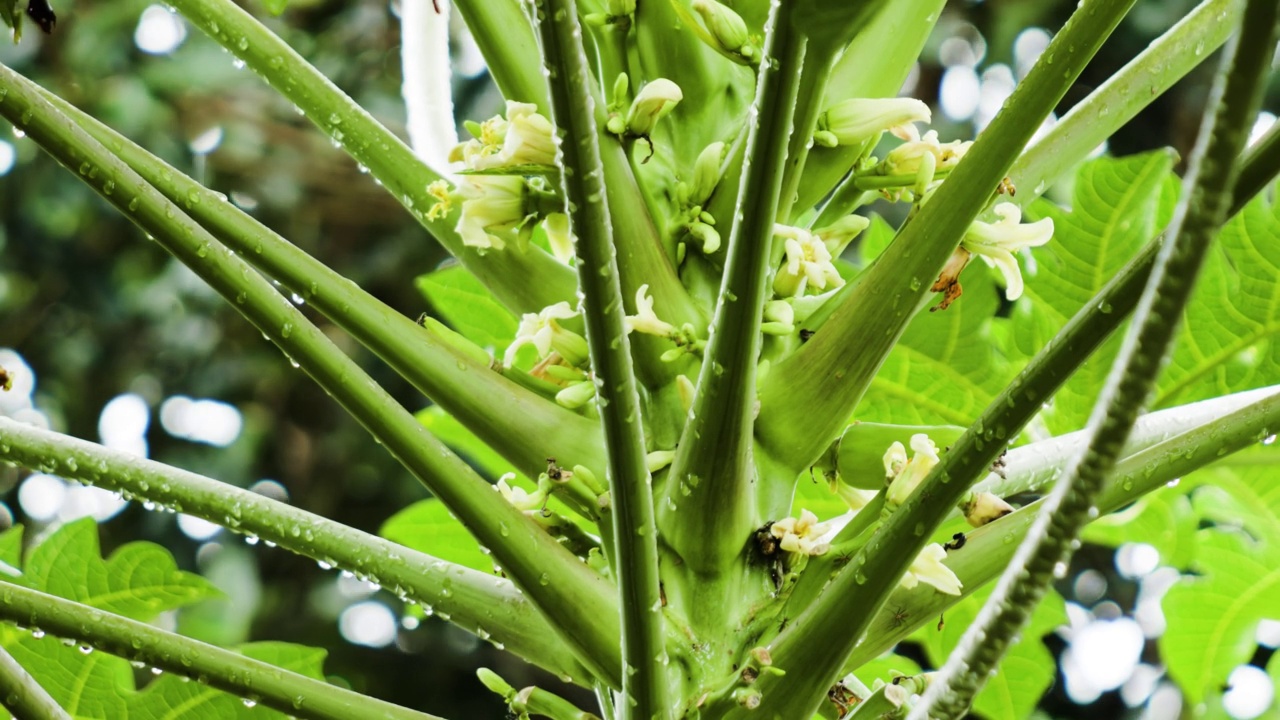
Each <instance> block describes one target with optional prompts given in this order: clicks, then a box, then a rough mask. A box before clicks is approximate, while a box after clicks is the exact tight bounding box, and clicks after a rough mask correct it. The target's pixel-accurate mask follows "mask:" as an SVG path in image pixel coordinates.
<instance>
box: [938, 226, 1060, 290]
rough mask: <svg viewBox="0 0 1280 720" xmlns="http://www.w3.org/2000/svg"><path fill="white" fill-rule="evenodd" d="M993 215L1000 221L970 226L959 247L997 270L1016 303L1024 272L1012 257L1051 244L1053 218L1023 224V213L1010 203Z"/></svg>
mask: <svg viewBox="0 0 1280 720" xmlns="http://www.w3.org/2000/svg"><path fill="white" fill-rule="evenodd" d="M994 212H995V214H996V215H999V216H1000V219H999V220H997V221H996V222H994V223H984V222H975V223H974V224H973V225H970V226H969V230H968V231H967V232H966V233H965V235H964V240H962V241H961V242H960V245H961V247H963V248H964V249H965V250H968V251H969V252H971V253H973V254H974V255H977V256H979V257H981V258H982V259H983V260H985V261H986V263H987V264H988V265H990V266H991V267H994V268H996V269H998V270H999V271H1000V274H1001V275H1003V276H1004V284H1005V291H1004V294H1005V297H1007V298H1009V299H1010V300H1017V299H1018V298H1019V297H1022V272H1021V270H1019V269H1018V260H1017V259H1016V258H1015V257H1014V256H1013V254H1014V253H1016V252H1018V251H1020V250H1022V249H1023V248H1029V247H1040V246H1041V245H1044V244H1045V243H1047V242H1049V240H1050V239H1052V238H1053V218H1044V219H1043V220H1037V221H1036V222H1033V223H1026V224H1022V222H1021V221H1022V210H1020V209H1019V208H1018V206H1017V205H1014V204H1013V203H1007V202H1006V203H1000V204H999V205H996V206H995V208H994Z"/></svg>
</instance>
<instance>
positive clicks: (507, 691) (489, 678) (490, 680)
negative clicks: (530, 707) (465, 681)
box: [476, 668, 516, 700]
mask: <svg viewBox="0 0 1280 720" xmlns="http://www.w3.org/2000/svg"><path fill="white" fill-rule="evenodd" d="M476 677H478V678H480V682H481V683H482V684H484V686H485V687H487V688H489V689H490V690H492V691H493V692H494V693H495V694H497V695H501V696H502V697H503V698H504V699H506V700H510V699H511V698H513V697H515V694H516V691H515V688H513V687H511V686H510V685H508V684H507V681H506V680H503V679H502V678H501V677H499V676H498V673H496V672H494V671H492V670H490V669H489V668H480V669H479V670H477V671H476Z"/></svg>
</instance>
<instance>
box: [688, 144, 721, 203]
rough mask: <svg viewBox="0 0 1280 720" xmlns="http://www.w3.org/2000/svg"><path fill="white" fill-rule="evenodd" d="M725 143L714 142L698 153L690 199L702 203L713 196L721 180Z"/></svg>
mask: <svg viewBox="0 0 1280 720" xmlns="http://www.w3.org/2000/svg"><path fill="white" fill-rule="evenodd" d="M724 157H725V145H724V143H722V142H713V143H711V144H710V145H708V146H706V147H705V148H703V150H702V152H701V153H699V154H698V160H697V161H696V162H695V163H694V164H693V187H692V188H691V189H690V191H689V201H690V202H691V203H692V204H694V205H701V204H703V203H704V202H706V201H707V198H709V197H711V193H712V191H714V190H715V189H716V184H717V183H719V182H720V165H721V164H722V163H724Z"/></svg>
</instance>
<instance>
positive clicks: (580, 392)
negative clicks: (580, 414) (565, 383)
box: [556, 380, 596, 410]
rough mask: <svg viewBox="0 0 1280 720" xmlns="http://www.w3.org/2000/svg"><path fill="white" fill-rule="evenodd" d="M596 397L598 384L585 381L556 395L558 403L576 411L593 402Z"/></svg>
mask: <svg viewBox="0 0 1280 720" xmlns="http://www.w3.org/2000/svg"><path fill="white" fill-rule="evenodd" d="M595 396H596V384H595V382H594V381H592V380H584V381H582V382H580V383H575V384H573V385H570V386H569V387H567V388H565V389H563V390H561V391H560V392H558V393H556V402H558V403H560V404H561V405H563V406H565V407H567V408H569V409H570V410H576V409H578V408H580V407H582V406H583V405H586V404H587V403H589V402H591V398H594V397H595Z"/></svg>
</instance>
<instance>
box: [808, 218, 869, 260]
mask: <svg viewBox="0 0 1280 720" xmlns="http://www.w3.org/2000/svg"><path fill="white" fill-rule="evenodd" d="M869 225H871V221H870V220H868V219H866V218H865V217H862V216H861V215H845V216H844V217H842V218H840V219H839V220H837V221H835V222H833V223H831V224H830V225H827V226H826V227H820V228H818V229H817V230H814V231H813V234H814V235H817V236H818V237H819V238H820V239H821V240H822V244H823V245H826V246H827V252H829V253H831V256H832V257H840V253H842V252H844V249H845V248H846V247H848V246H849V243H850V242H852V241H853V239H854V238H855V237H857V236H858V234H859V233H861V232H862V231H863V230H866V229H867V227H868V226H869Z"/></svg>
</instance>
